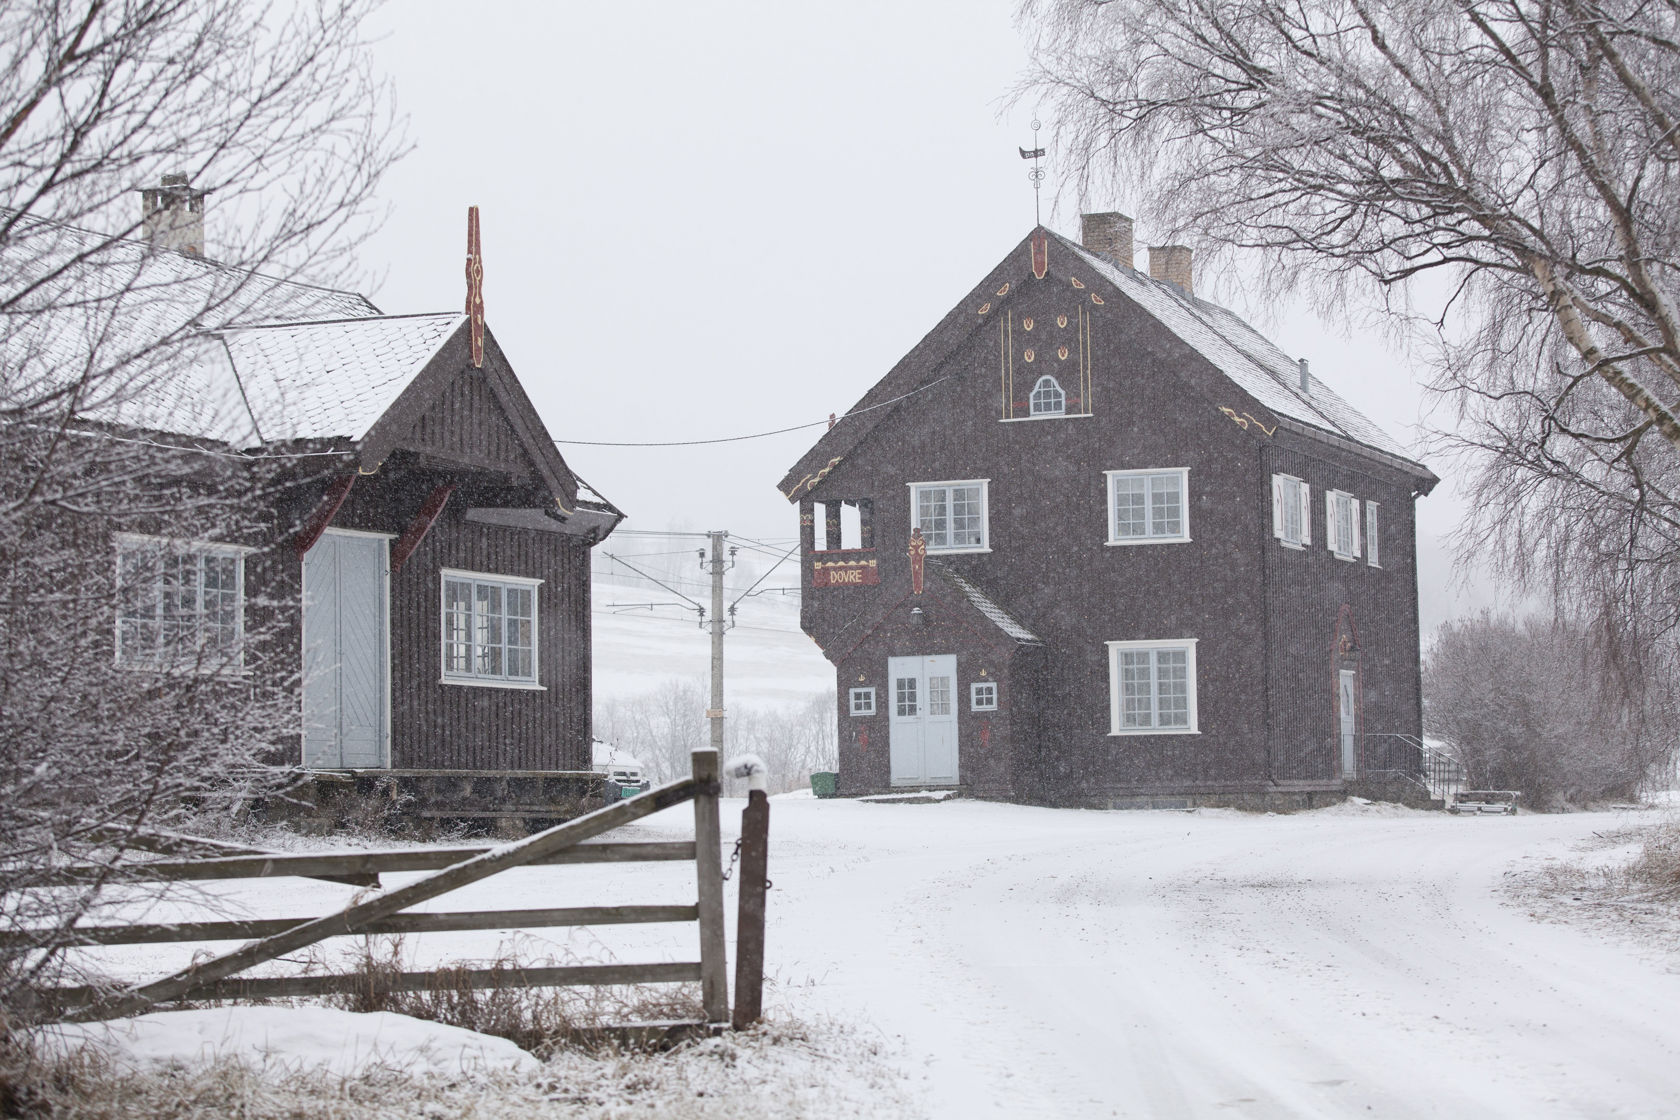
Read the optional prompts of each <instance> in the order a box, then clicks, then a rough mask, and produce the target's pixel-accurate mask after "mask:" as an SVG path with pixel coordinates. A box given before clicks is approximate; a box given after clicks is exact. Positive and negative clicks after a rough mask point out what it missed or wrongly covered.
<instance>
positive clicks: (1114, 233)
mask: <svg viewBox="0 0 1680 1120" xmlns="http://www.w3.org/2000/svg"><path fill="white" fill-rule="evenodd" d="M1079 243H1080V244H1081V245H1083V246H1085V248H1087V249H1089V250H1091V252H1093V253H1101V254H1102V255H1103V256H1105V257H1107V258H1108V259H1109V260H1111V261H1113V262H1114V263H1115V264H1123V265H1125V266H1126V267H1127V268H1131V267H1133V265H1132V220H1131V219H1130V218H1128V217H1126V215H1124V214H1118V213H1113V212H1110V213H1107V214H1081V215H1079Z"/></svg>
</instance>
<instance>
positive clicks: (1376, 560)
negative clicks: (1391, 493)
mask: <svg viewBox="0 0 1680 1120" xmlns="http://www.w3.org/2000/svg"><path fill="white" fill-rule="evenodd" d="M1377 540H1378V537H1377V503H1376V502H1366V503H1365V563H1367V564H1369V565H1371V567H1373V568H1380V567H1382V557H1381V556H1380V554H1379V552H1380V550H1379V549H1378V548H1377Z"/></svg>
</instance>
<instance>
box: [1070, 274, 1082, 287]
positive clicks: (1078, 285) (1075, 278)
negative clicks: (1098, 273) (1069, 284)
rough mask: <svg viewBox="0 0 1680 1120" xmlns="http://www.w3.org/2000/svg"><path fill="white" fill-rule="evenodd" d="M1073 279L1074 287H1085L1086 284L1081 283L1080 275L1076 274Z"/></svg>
mask: <svg viewBox="0 0 1680 1120" xmlns="http://www.w3.org/2000/svg"><path fill="white" fill-rule="evenodd" d="M1071 279H1072V280H1073V286H1074V287H1076V288H1083V287H1084V286H1085V285H1083V284H1081V283H1080V282H1079V277H1077V276H1074V277H1071Z"/></svg>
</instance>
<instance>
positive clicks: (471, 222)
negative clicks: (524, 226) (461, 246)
mask: <svg viewBox="0 0 1680 1120" xmlns="http://www.w3.org/2000/svg"><path fill="white" fill-rule="evenodd" d="M467 320H468V322H469V323H470V324H471V326H472V364H473V368H474V369H483V368H484V252H483V249H482V248H481V247H480V245H479V239H478V207H476V206H469V207H467Z"/></svg>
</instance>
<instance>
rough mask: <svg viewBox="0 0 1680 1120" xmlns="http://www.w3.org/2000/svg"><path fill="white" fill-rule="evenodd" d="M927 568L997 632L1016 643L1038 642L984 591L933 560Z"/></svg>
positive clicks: (1031, 633)
mask: <svg viewBox="0 0 1680 1120" xmlns="http://www.w3.org/2000/svg"><path fill="white" fill-rule="evenodd" d="M928 567H930V568H932V569H933V570H934V571H936V572H938V573H939V574H940V576H942V577H944V579H945V581H946V582H947V583H949V584H950V585H951V586H952V587H954V588H956V589H957V591H958V592H959V593H960V594H961V595H962V596H963V598H965V599H967V600H968V601H969V602H970V603H972V604H973V605H974V608H975V609H976V610H978V611H979V612H980V613H981V614H983V615H985V616H986V617H987V618H988V619H990V620H991V622H992V624H993V625H995V626H996V627H997V628H998V629H999V630H1002V631H1003V632H1004V633H1005V634H1007V635H1009V636H1010V637H1011V638H1013V639H1015V640H1016V641H1017V642H1037V641H1038V640H1039V637H1038V635H1037V634H1034V633H1033V632H1032V631H1031V630H1028V629H1027V628H1026V627H1025V626H1023V625H1021V623H1019V622H1017V621H1016V620H1015V618H1014V616H1013V615H1011V614H1010V613H1009V612H1008V611H1006V610H1004V609H1003V608H1002V607H1000V606H998V605H997V604H996V603H994V602H993V601H992V600H991V597H990V596H988V595H987V594H986V593H985V592H984V591H981V590H980V589H979V588H978V587H976V586H974V584H972V583H970V582H969V581H968V580H966V579H964V578H963V577H962V576H960V575H958V574H957V573H956V572H953V571H952V570H951V569H950V568H947V567H946V566H945V565H944V564H941V563H939V562H938V561H937V560H934V561H929V563H928Z"/></svg>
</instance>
